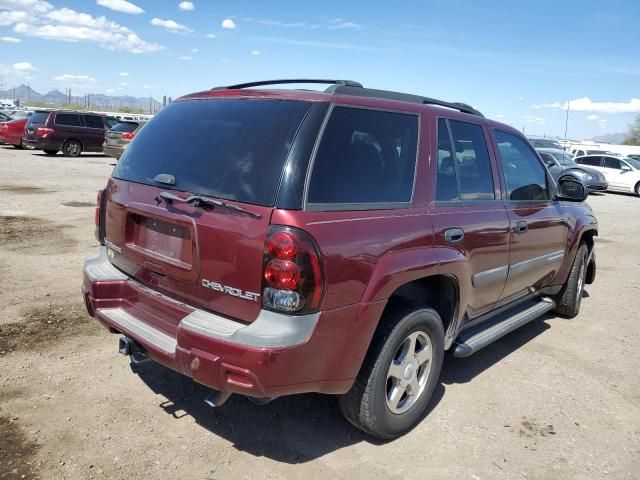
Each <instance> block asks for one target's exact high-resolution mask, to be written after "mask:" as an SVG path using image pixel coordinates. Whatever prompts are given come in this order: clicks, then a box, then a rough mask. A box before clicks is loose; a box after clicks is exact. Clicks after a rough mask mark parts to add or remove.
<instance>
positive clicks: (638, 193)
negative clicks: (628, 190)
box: [633, 182, 640, 197]
mask: <svg viewBox="0 0 640 480" xmlns="http://www.w3.org/2000/svg"><path fill="white" fill-rule="evenodd" d="M633 190H634V192H635V194H636V196H637V197H640V182H638V183H636V186H635V188H634V189H633Z"/></svg>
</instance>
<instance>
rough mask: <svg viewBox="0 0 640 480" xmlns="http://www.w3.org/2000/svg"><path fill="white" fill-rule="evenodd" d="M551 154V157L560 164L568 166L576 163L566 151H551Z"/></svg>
mask: <svg viewBox="0 0 640 480" xmlns="http://www.w3.org/2000/svg"><path fill="white" fill-rule="evenodd" d="M551 155H553V158H555V159H556V160H557V161H558V163H559V164H560V165H564V166H568V165H573V164H574V163H576V162H575V161H574V160H573V157H572V156H571V154H569V153H567V152H553V153H552V154H551Z"/></svg>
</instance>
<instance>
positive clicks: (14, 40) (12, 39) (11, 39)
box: [0, 37, 22, 43]
mask: <svg viewBox="0 0 640 480" xmlns="http://www.w3.org/2000/svg"><path fill="white" fill-rule="evenodd" d="M0 41H2V42H7V43H20V42H21V41H22V40H20V39H19V38H16V37H0Z"/></svg>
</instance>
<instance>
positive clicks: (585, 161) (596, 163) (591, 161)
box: [576, 156, 602, 167]
mask: <svg viewBox="0 0 640 480" xmlns="http://www.w3.org/2000/svg"><path fill="white" fill-rule="evenodd" d="M601 158H602V157H595V156H590V157H581V158H576V163H580V164H581V165H590V166H592V167H600V166H602V165H601V163H600V160H601Z"/></svg>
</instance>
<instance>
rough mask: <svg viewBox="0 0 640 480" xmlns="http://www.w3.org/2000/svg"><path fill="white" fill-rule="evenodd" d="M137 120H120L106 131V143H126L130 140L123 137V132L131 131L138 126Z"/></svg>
mask: <svg viewBox="0 0 640 480" xmlns="http://www.w3.org/2000/svg"><path fill="white" fill-rule="evenodd" d="M138 126H139V124H138V123H136V122H119V123H117V124H115V125H114V126H113V127H111V129H110V130H107V132H106V133H105V144H106V145H108V146H119V145H126V144H127V143H128V142H129V141H130V140H126V139H123V138H122V134H123V133H131V132H134V131H135V130H136V128H138Z"/></svg>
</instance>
